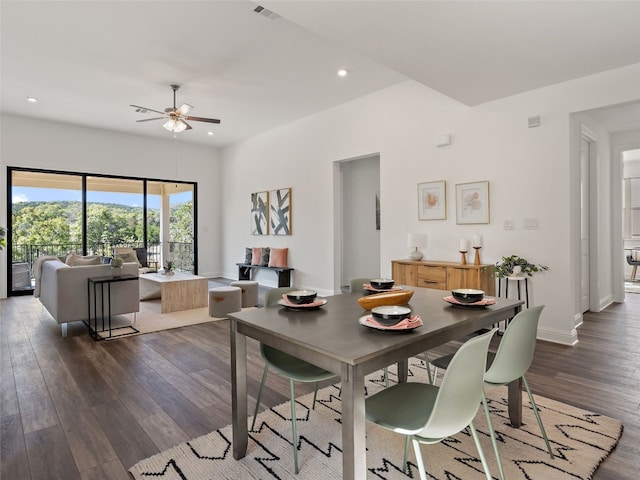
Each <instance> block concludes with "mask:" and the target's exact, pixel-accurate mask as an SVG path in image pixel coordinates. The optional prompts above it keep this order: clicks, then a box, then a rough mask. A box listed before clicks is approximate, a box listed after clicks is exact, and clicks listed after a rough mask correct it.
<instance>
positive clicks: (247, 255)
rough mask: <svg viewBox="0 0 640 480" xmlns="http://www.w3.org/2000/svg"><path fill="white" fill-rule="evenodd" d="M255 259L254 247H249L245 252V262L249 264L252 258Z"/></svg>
mask: <svg viewBox="0 0 640 480" xmlns="http://www.w3.org/2000/svg"><path fill="white" fill-rule="evenodd" d="M252 259H253V248H251V247H247V248H245V252H244V263H245V264H247V265H251V260H252Z"/></svg>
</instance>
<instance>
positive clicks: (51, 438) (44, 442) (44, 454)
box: [25, 426, 80, 480]
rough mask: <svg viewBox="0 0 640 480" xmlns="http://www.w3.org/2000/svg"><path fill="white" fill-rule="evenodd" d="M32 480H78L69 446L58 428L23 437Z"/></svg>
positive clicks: (78, 475)
mask: <svg viewBox="0 0 640 480" xmlns="http://www.w3.org/2000/svg"><path fill="white" fill-rule="evenodd" d="M25 441H26V445H27V455H28V457H29V465H30V467H31V478H32V479H33V480H75V479H79V478H80V474H79V473H78V469H77V468H76V464H75V462H74V459H73V455H72V454H71V450H70V448H69V444H68V443H67V441H66V438H65V436H64V432H63V431H62V428H61V427H60V426H55V427H51V428H47V429H44V430H38V431H35V432H31V433H27V434H26V435H25Z"/></svg>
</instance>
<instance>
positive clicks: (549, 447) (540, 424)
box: [522, 375, 553, 458]
mask: <svg viewBox="0 0 640 480" xmlns="http://www.w3.org/2000/svg"><path fill="white" fill-rule="evenodd" d="M522 383H524V388H526V389H527V394H529V401H530V402H531V407H532V408H533V413H535V415H536V420H537V421H538V426H539V427H540V431H541V432H542V437H543V438H544V443H545V444H546V445H547V451H548V452H549V456H550V457H551V458H553V451H552V450H551V445H550V444H549V439H548V438H547V432H546V431H545V429H544V425H542V419H541V418H540V412H539V411H538V406H537V405H536V402H535V401H534V400H533V395H532V394H531V390H529V384H528V383H527V379H526V378H524V375H523V376H522Z"/></svg>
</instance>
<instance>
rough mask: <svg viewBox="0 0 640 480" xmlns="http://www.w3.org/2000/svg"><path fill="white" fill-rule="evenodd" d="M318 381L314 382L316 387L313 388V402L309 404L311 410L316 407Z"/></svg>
mask: <svg viewBox="0 0 640 480" xmlns="http://www.w3.org/2000/svg"><path fill="white" fill-rule="evenodd" d="M318 383H319V382H316V388H314V390H313V403H312V404H311V410H315V409H316V398H318Z"/></svg>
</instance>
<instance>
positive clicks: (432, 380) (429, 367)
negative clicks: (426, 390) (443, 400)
mask: <svg viewBox="0 0 640 480" xmlns="http://www.w3.org/2000/svg"><path fill="white" fill-rule="evenodd" d="M424 363H425V364H426V365H427V377H428V378H429V384H430V385H434V381H435V378H434V377H432V376H431V363H430V362H429V355H428V354H427V352H424Z"/></svg>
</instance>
